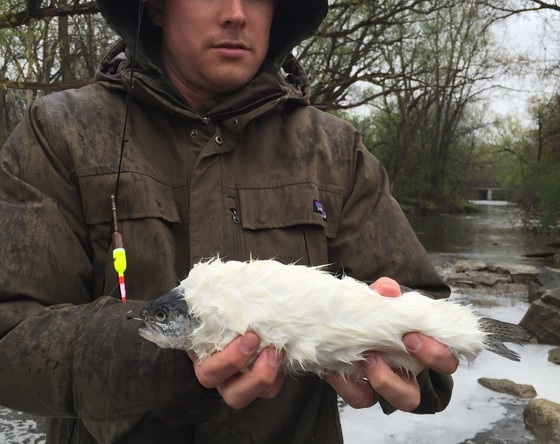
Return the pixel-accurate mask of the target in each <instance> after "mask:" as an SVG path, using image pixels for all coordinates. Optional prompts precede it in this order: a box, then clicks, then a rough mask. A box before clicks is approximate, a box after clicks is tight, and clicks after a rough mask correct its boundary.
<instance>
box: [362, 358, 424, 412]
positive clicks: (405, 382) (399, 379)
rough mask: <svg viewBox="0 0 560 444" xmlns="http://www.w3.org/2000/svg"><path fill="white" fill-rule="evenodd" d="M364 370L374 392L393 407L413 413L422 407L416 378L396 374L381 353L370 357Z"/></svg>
mask: <svg viewBox="0 0 560 444" xmlns="http://www.w3.org/2000/svg"><path fill="white" fill-rule="evenodd" d="M363 368H364V371H365V374H366V376H367V378H368V380H369V384H370V385H371V387H372V388H373V390H374V391H375V392H377V393H379V395H380V396H382V397H383V398H385V400H387V402H389V404H391V405H392V406H393V407H395V408H397V409H399V410H402V411H404V412H411V411H413V410H414V409H416V408H417V407H418V406H419V405H420V389H419V387H418V383H417V382H416V378H415V377H414V376H408V375H404V374H401V373H398V372H395V371H394V370H393V369H391V367H389V366H388V365H387V364H386V363H385V361H384V360H383V358H382V356H381V355H380V354H379V353H374V352H372V353H371V354H370V355H368V356H367V358H366V362H364V363H363Z"/></svg>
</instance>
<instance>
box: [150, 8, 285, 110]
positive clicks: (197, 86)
mask: <svg viewBox="0 0 560 444" xmlns="http://www.w3.org/2000/svg"><path fill="white" fill-rule="evenodd" d="M274 4H275V0H150V1H149V2H148V10H149V13H150V17H151V19H152V21H153V22H154V23H155V24H156V25H158V26H160V27H161V28H162V58H163V63H164V67H165V70H166V72H167V75H168V76H169V78H170V79H171V81H172V82H173V84H174V85H175V87H177V89H179V91H181V92H182V93H183V94H184V95H185V97H187V99H189V100H193V101H194V102H195V103H197V102H199V103H204V101H205V100H209V99H212V98H213V97H215V96H216V95H217V94H219V93H223V92H229V91H233V90H236V89H239V88H241V87H242V86H244V85H245V84H246V83H247V82H249V80H251V78H252V77H253V76H254V75H255V74H256V72H257V71H258V69H259V67H260V66H261V64H262V62H263V60H264V58H265V56H266V53H267V51H268V44H269V37H270V26H271V22H272V16H273V13H274ZM193 95H194V96H193Z"/></svg>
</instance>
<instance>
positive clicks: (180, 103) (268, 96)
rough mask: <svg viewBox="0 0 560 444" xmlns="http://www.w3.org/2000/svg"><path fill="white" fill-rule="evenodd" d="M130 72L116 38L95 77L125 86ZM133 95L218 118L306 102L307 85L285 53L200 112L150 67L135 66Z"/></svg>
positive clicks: (166, 107) (111, 85)
mask: <svg viewBox="0 0 560 444" xmlns="http://www.w3.org/2000/svg"><path fill="white" fill-rule="evenodd" d="M130 73H131V69H130V58H129V56H128V53H127V50H126V44H125V42H124V41H120V42H118V43H117V44H115V45H114V46H113V47H112V48H111V50H110V51H109V52H108V53H107V55H106V56H105V57H104V59H103V60H102V61H101V63H100V65H99V68H98V71H97V73H96V78H95V80H96V82H97V83H100V84H102V85H104V86H105V87H108V88H112V89H120V90H127V89H128V83H129V81H130ZM133 96H134V98H135V99H136V100H138V101H140V102H142V103H145V104H149V105H150V106H155V107H157V108H160V109H164V110H169V111H173V112H179V113H181V114H185V113H186V114H188V115H189V116H191V117H194V118H199V119H205V118H206V119H208V118H210V119H211V120H215V121H220V120H225V119H227V118H230V117H232V116H235V115H240V114H245V113H249V112H255V111H257V112H264V111H265V110H267V109H270V108H272V106H273V105H275V104H278V103H283V102H286V101H292V102H294V103H299V104H301V105H308V104H309V96H310V86H309V81H308V79H307V76H306V75H305V73H304V71H303V69H302V67H301V65H300V64H299V63H298V62H297V60H296V59H295V58H294V57H293V56H291V55H288V56H287V57H286V59H285V61H284V63H283V65H282V67H281V69H280V70H278V71H277V72H276V73H274V74H272V73H269V72H260V73H259V74H257V75H256V76H255V77H254V78H253V80H251V81H250V82H249V83H248V84H247V85H246V86H245V87H243V88H241V89H240V90H237V91H235V92H233V93H231V94H227V95H224V96H222V97H219V98H218V100H217V101H216V103H215V104H213V106H211V108H209V110H208V112H207V113H206V114H205V115H204V116H200V115H199V114H198V113H195V112H194V111H192V109H191V108H190V105H189V104H188V102H187V101H186V100H185V98H184V97H183V96H182V95H181V94H180V93H179V92H178V91H177V89H176V88H175V87H174V86H173V85H172V84H171V83H170V82H169V80H168V79H167V77H166V76H161V75H159V73H158V72H155V71H154V70H150V69H146V68H143V67H140V68H136V70H135V78H134V89H133Z"/></svg>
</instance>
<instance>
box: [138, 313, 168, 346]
mask: <svg viewBox="0 0 560 444" xmlns="http://www.w3.org/2000/svg"><path fill="white" fill-rule="evenodd" d="M143 321H144V326H143V327H140V328H139V329H138V334H139V335H140V336H142V337H143V338H144V339H147V340H148V341H151V342H156V341H155V339H157V338H158V337H159V336H162V335H163V330H162V329H161V327H160V326H159V325H157V324H154V323H152V322H150V321H148V320H146V319H144V320H143Z"/></svg>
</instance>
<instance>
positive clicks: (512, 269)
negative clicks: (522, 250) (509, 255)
mask: <svg viewBox="0 0 560 444" xmlns="http://www.w3.org/2000/svg"><path fill="white" fill-rule="evenodd" d="M488 271H490V272H494V273H498V274H507V275H509V276H511V279H512V282H515V283H516V284H529V283H530V282H537V281H538V276H539V275H540V271H539V269H538V268H537V267H534V266H532V265H518V264H497V265H489V266H488Z"/></svg>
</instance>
